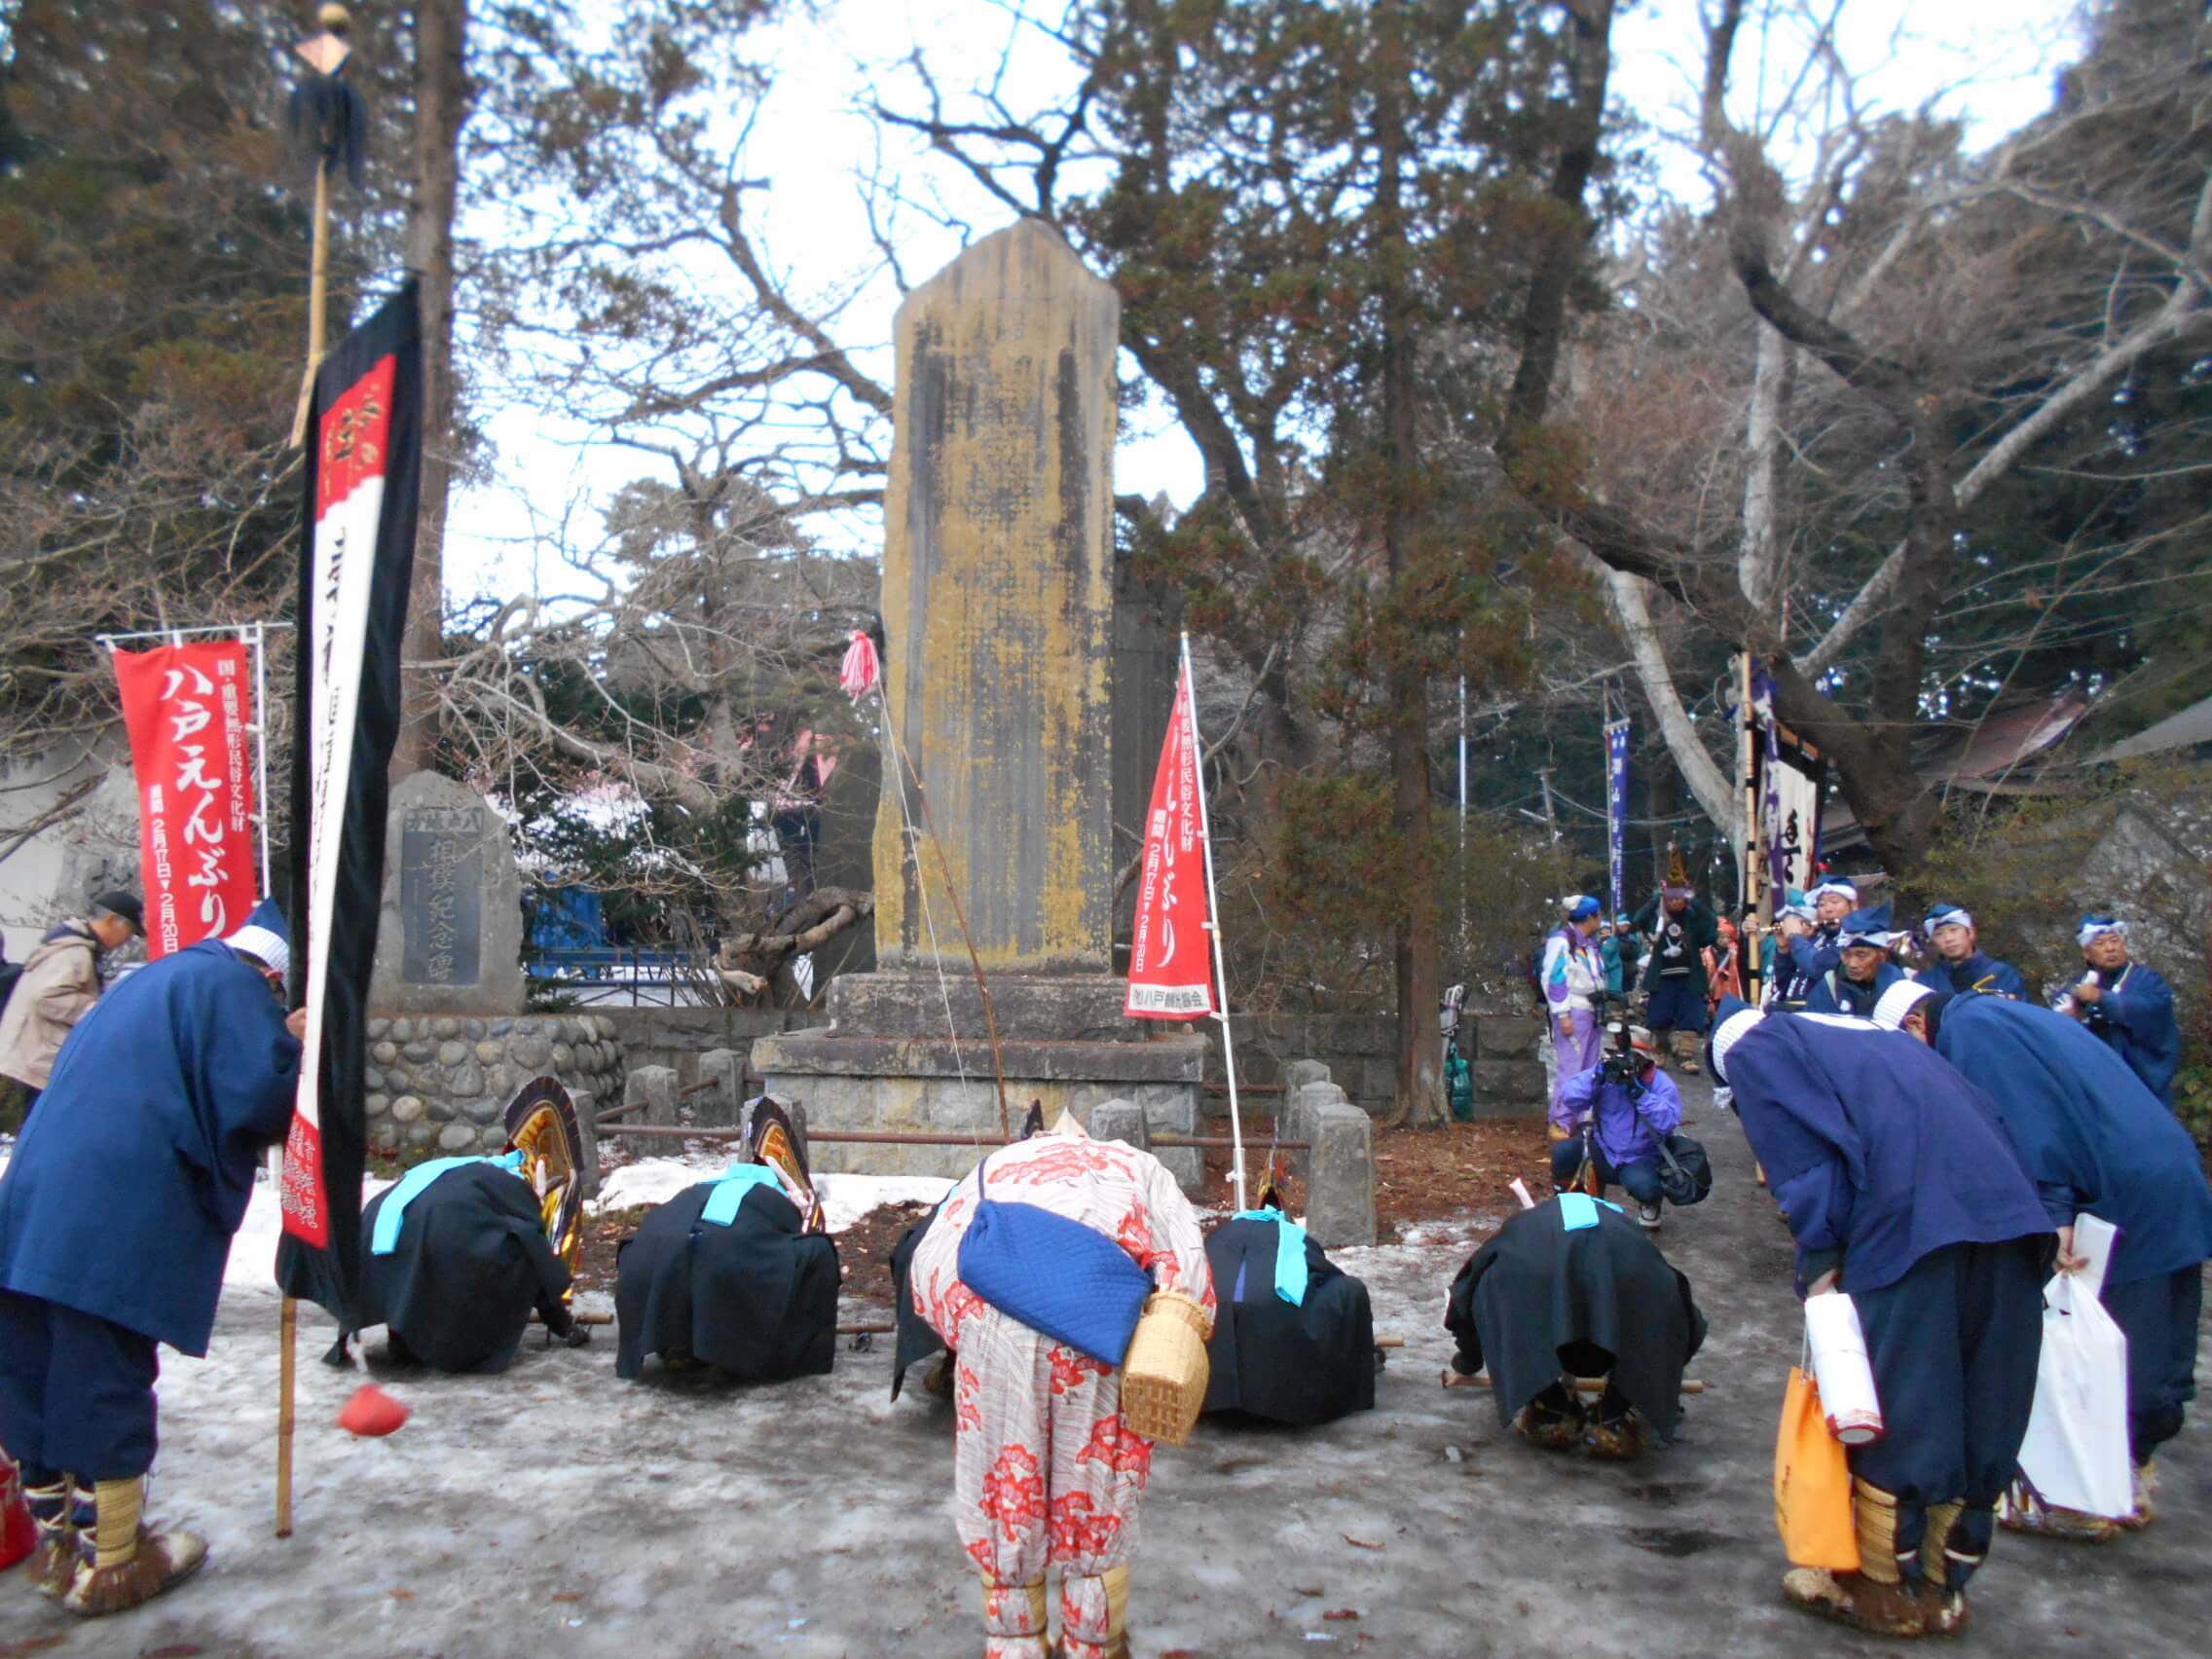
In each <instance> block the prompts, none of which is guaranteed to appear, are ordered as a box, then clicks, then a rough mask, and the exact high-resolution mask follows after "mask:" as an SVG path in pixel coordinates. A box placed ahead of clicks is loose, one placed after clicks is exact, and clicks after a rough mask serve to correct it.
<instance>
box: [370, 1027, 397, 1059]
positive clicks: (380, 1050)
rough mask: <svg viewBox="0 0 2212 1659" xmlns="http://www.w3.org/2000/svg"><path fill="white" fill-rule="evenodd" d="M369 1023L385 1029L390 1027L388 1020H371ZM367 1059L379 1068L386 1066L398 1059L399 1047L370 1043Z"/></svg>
mask: <svg viewBox="0 0 2212 1659" xmlns="http://www.w3.org/2000/svg"><path fill="white" fill-rule="evenodd" d="M369 1023H370V1024H372V1025H383V1026H385V1027H386V1028H387V1029H389V1028H390V1025H391V1021H390V1020H388V1019H384V1020H371V1021H370V1022H369ZM369 1058H370V1059H372V1060H374V1061H376V1063H377V1064H378V1065H380V1066H388V1065H390V1064H391V1063H392V1062H393V1061H394V1060H396V1059H398V1058H399V1045H398V1044H397V1043H372V1044H370V1045H369Z"/></svg>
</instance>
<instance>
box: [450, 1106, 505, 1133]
mask: <svg viewBox="0 0 2212 1659" xmlns="http://www.w3.org/2000/svg"><path fill="white" fill-rule="evenodd" d="M503 1110H504V1108H503V1107H502V1106H501V1105H500V1103H499V1102H498V1101H497V1100H463V1101H462V1102H461V1116H462V1117H463V1118H466V1119H467V1120H468V1121H469V1122H470V1123H472V1124H497V1123H498V1122H499V1120H500V1117H501V1115H502V1112H503ZM502 1138H503V1137H502Z"/></svg>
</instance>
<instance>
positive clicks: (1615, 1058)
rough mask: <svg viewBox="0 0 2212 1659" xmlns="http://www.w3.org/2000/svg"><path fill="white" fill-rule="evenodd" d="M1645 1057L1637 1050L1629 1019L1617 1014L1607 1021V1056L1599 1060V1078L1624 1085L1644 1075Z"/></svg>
mask: <svg viewBox="0 0 2212 1659" xmlns="http://www.w3.org/2000/svg"><path fill="white" fill-rule="evenodd" d="M1643 1064H1644V1057H1643V1056H1642V1055H1641V1054H1640V1053H1638V1052H1637V1051H1636V1048H1635V1044H1634V1042H1633V1040H1632V1039H1631V1037H1630V1035H1629V1024H1628V1021H1627V1019H1625V1018H1623V1017H1621V1016H1620V1015H1618V1014H1616V1015H1615V1016H1614V1017H1612V1018H1610V1019H1608V1020H1606V1021H1605V1057H1604V1059H1603V1060H1602V1061H1600V1062H1599V1080H1600V1081H1601V1082H1602V1083H1617V1084H1621V1085H1623V1086H1626V1085H1628V1084H1632V1083H1635V1082H1637V1081H1639V1080H1640V1079H1641V1076H1642V1075H1643Z"/></svg>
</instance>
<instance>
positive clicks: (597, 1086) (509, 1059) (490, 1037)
mask: <svg viewBox="0 0 2212 1659" xmlns="http://www.w3.org/2000/svg"><path fill="white" fill-rule="evenodd" d="M538 1076H546V1077H551V1078H554V1079H556V1080H558V1081H559V1082H560V1083H561V1084H562V1085H563V1086H564V1087H566V1088H568V1089H569V1091H570V1092H571V1094H579V1095H580V1094H589V1095H590V1096H591V1097H592V1100H593V1102H594V1104H595V1108H596V1109H597V1110H599V1111H606V1110H608V1106H609V1104H611V1103H612V1102H614V1101H617V1100H619V1099H620V1098H621V1095H622V1088H623V1065H622V1045H621V1043H620V1042H619V1041H618V1040H617V1039H616V1038H615V1035H614V1022H613V1021H612V1020H611V1019H608V1018H607V1017H605V1016H604V1015H600V1014H507V1015H497V1016H482V1015H463V1014H400V1015H397V1016H393V1017H382V1016H380V1017H374V1018H371V1019H370V1021H369V1057H368V1076H367V1083H368V1089H369V1096H368V1102H367V1106H368V1121H369V1150H370V1151H372V1152H380V1153H385V1154H387V1155H389V1154H404V1153H408V1152H422V1151H434V1152H440V1153H482V1152H498V1150H499V1148H500V1147H501V1146H502V1145H504V1144H505V1142H506V1138H507V1137H506V1128H505V1125H504V1124H503V1123H502V1121H501V1120H502V1118H503V1116H504V1114H505V1112H506V1108H507V1102H508V1101H509V1100H511V1099H513V1098H514V1094H515V1090H516V1089H518V1088H521V1087H522V1086H523V1085H524V1084H526V1083H528V1082H529V1081H530V1080H531V1079H532V1078H534V1077H538ZM579 1109H580V1105H579Z"/></svg>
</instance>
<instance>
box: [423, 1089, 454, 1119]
mask: <svg viewBox="0 0 2212 1659" xmlns="http://www.w3.org/2000/svg"><path fill="white" fill-rule="evenodd" d="M423 1116H424V1117H425V1118H427V1119H428V1120H429V1121H430V1122H431V1123H433V1124H450V1123H452V1122H453V1121H454V1120H455V1119H456V1118H458V1117H460V1116H461V1113H460V1111H459V1110H458V1109H457V1108H456V1107H455V1105H454V1103H453V1102H452V1101H451V1100H448V1099H447V1098H446V1097H445V1096H444V1095H442V1094H436V1095H432V1096H431V1097H430V1098H429V1099H428V1100H427V1101H425V1102H424V1110H423Z"/></svg>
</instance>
